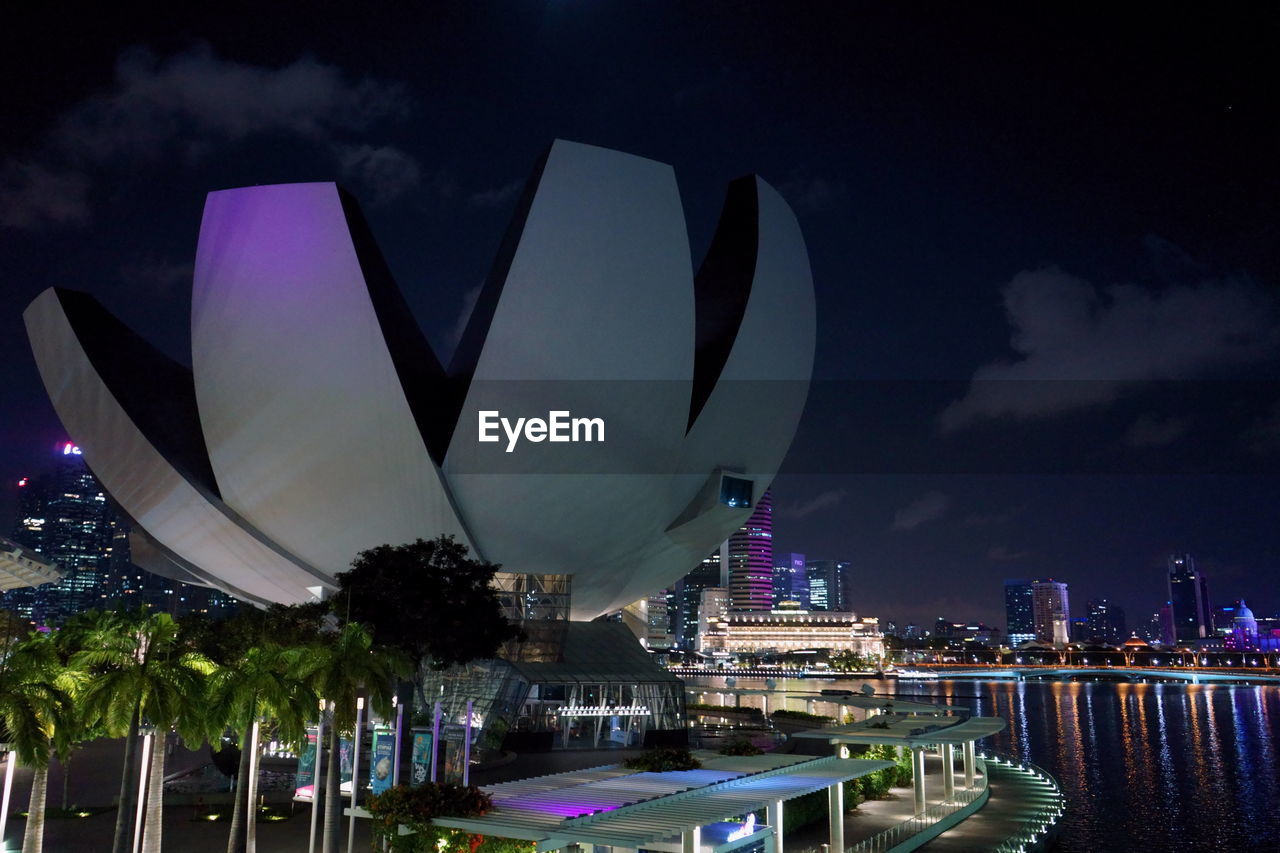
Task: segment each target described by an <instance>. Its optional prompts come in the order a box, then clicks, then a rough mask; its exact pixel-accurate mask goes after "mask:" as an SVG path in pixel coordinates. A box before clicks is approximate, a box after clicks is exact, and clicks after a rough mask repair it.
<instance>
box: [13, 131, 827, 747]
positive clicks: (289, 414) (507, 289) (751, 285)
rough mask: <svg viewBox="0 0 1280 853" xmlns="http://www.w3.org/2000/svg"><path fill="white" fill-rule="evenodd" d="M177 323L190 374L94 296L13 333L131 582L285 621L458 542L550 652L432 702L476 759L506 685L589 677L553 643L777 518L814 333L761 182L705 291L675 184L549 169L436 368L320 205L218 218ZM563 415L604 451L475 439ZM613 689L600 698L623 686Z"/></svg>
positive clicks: (780, 209) (780, 217) (785, 229)
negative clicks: (84, 471)
mask: <svg viewBox="0 0 1280 853" xmlns="http://www.w3.org/2000/svg"><path fill="white" fill-rule="evenodd" d="M191 305H192V311H191V362H190V364H191V366H190V368H188V367H186V366H185V365H183V364H180V363H179V362H177V361H175V360H173V359H171V358H169V357H167V356H166V355H165V354H163V353H161V352H160V351H159V350H157V349H156V348H155V347H153V346H151V345H150V344H149V343H147V342H146V341H145V340H143V339H142V338H141V337H140V336H138V335H137V334H136V333H134V332H133V331H132V330H130V329H129V328H127V327H126V326H125V325H124V324H123V323H121V322H120V321H119V320H118V319H117V318H115V317H114V316H112V315H111V314H110V313H109V312H108V311H107V310H106V309H105V308H104V307H103V306H102V305H101V304H99V303H98V302H97V301H96V300H95V299H93V298H92V297H91V296H89V295H87V294H84V293H77V292H74V291H69V290H64V289H60V288H51V289H49V290H46V291H44V292H43V293H41V294H40V295H39V296H38V297H36V299H35V300H34V301H33V302H32V303H31V304H30V305H29V306H28V307H27V310H26V312H25V314H24V319H25V322H26V327H27V336H28V339H29V341H30V343H31V347H32V352H33V354H34V356H35V360H36V364H37V366H38V368H39V370H40V373H41V377H42V379H43V380H44V384H45V388H46V390H47V391H48V392H49V396H50V399H51V401H52V403H53V406H54V409H55V410H56V411H57V413H58V416H59V418H60V419H61V420H62V422H63V425H64V426H65V427H66V429H67V430H68V432H69V433H70V435H71V436H72V437H73V438H76V437H78V436H88V435H92V436H93V437H94V441H93V443H92V445H88V444H86V443H85V442H84V441H82V442H81V443H82V444H86V446H85V455H86V458H87V459H88V461H89V464H90V466H91V467H92V468H93V471H94V473H95V474H96V475H97V476H98V478H99V479H100V480H101V481H102V482H103V484H104V485H105V486H106V487H107V489H108V490H109V491H110V493H111V495H112V497H113V498H114V499H115V501H116V502H117V503H118V504H119V505H120V506H121V508H122V509H123V510H124V512H126V513H127V514H128V516H129V517H130V518H131V519H133V520H134V521H136V523H137V525H136V526H137V532H138V533H140V534H141V535H142V536H144V537H145V539H146V543H145V544H146V546H147V547H146V548H145V549H144V548H141V547H135V548H134V550H133V557H134V560H135V561H136V562H138V563H139V565H141V566H143V567H144V568H148V569H152V570H154V571H156V572H157V573H159V574H163V575H165V576H169V577H174V578H178V579H190V578H198V579H200V580H201V581H202V582H205V583H209V584H211V585H214V586H216V587H218V588H219V589H222V590H224V591H226V592H229V593H232V594H234V595H236V596H237V597H239V598H241V599H244V600H246V601H252V602H255V603H258V604H267V603H271V602H278V603H283V604H292V603H300V602H307V601H314V600H316V599H317V598H321V597H323V596H324V595H325V594H326V593H328V592H331V591H333V590H334V589H336V587H337V583H336V581H335V576H336V575H337V574H338V573H340V572H343V571H345V570H347V568H348V567H349V565H350V563H351V560H352V559H353V558H354V557H355V556H356V555H357V554H359V553H360V552H362V551H365V550H368V549H371V548H375V547H377V546H380V545H384V544H399V543H404V542H412V541H414V540H416V539H419V538H424V539H430V538H434V537H436V536H452V537H454V538H455V539H456V540H457V541H458V542H460V543H461V544H463V545H465V546H466V547H467V548H468V549H469V550H470V552H471V553H472V554H473V555H475V556H476V557H478V558H480V559H483V560H486V561H490V562H493V563H498V564H501V565H502V567H503V570H502V572H500V573H499V576H498V577H497V578H495V587H496V588H497V590H498V593H499V597H500V599H502V600H503V602H504V608H505V611H506V613H507V615H508V617H509V618H511V617H514V618H515V619H518V620H520V621H521V622H523V623H524V628H525V631H526V633H527V634H530V635H532V634H533V633H537V635H538V638H539V639H538V640H537V642H536V643H535V644H532V645H531V644H528V643H526V644H525V649H529V648H534V647H536V651H537V655H536V657H532V658H530V657H525V656H524V653H523V650H522V651H521V653H520V654H518V655H516V654H513V655H512V656H513V657H518V658H519V660H516V661H509V660H496V661H488V662H484V663H483V664H476V668H484V670H485V675H484V678H483V679H480V680H482V681H483V682H484V683H483V689H481V688H479V687H477V684H476V683H470V682H467V681H465V679H463V678H462V676H461V675H460V671H461V668H459V671H458V672H454V673H445V674H443V675H438V678H439V679H440V681H437V682H433V683H432V685H430V689H431V690H432V691H434V693H433V694H430V695H435V696H439V697H440V698H441V701H442V702H443V703H444V706H445V713H446V714H449V715H451V716H452V717H454V718H457V716H458V715H460V714H462V713H465V711H464V710H463V709H465V708H466V706H467V702H468V701H469V700H470V701H473V702H474V709H473V710H474V711H475V713H476V714H479V715H480V716H482V717H483V718H484V719H485V721H486V722H485V728H486V730H487V731H486V733H485V734H486V736H488V737H492V736H495V735H494V733H495V732H496V731H498V729H500V728H501V729H503V730H505V729H506V728H507V727H510V726H511V724H512V723H513V720H512V716H511V714H512V713H513V712H512V710H511V709H513V708H518V707H519V706H520V704H521V701H520V692H521V691H522V690H526V691H527V690H528V688H529V686H530V682H529V681H526V682H520V681H519V680H517V679H516V677H515V676H514V675H512V667H514V666H515V665H517V664H518V665H519V666H522V667H523V666H525V665H528V666H531V667H532V666H546V667H553V666H556V665H558V663H559V662H560V661H561V660H563V661H566V662H567V661H568V660H569V659H570V658H575V659H577V660H590V661H591V662H592V664H593V666H594V665H595V664H596V662H597V658H598V657H599V655H598V654H597V652H596V650H593V649H589V648H581V649H578V648H571V646H572V644H573V643H574V642H575V640H574V638H575V637H577V638H579V640H578V641H580V642H583V643H586V642H590V640H589V637H591V636H592V635H593V630H590V629H588V630H578V627H579V626H580V625H582V624H586V623H583V622H573V623H570V622H569V619H573V620H590V619H594V618H595V617H597V616H600V615H602V614H605V613H609V612H611V611H615V610H618V609H620V608H627V609H628V610H630V608H631V607H632V606H633V605H636V604H637V603H638V602H641V601H643V600H645V599H647V598H648V596H649V595H650V594H652V592H653V591H654V590H656V589H662V588H664V587H666V586H668V585H670V584H672V583H673V582H675V581H676V580H677V579H679V578H680V577H681V576H682V575H685V574H687V573H688V572H689V570H690V569H691V568H693V567H695V566H697V565H698V563H699V561H700V560H702V559H703V558H704V557H706V555H707V554H708V553H710V552H711V551H712V550H713V549H715V548H716V547H717V546H718V545H719V544H720V543H723V542H724V541H725V540H726V539H729V538H731V537H732V538H734V539H738V538H739V537H737V536H736V534H734V531H738V530H739V529H741V528H744V526H745V527H748V528H750V527H753V526H755V525H756V522H754V521H752V519H757V518H759V517H761V515H762V514H763V516H764V517H765V518H767V517H768V510H769V500H768V497H767V489H768V487H769V485H770V484H771V483H772V481H773V478H774V475H775V474H776V472H777V471H778V468H779V466H780V465H781V463H782V460H783V458H784V457H785V456H786V453H787V450H788V448H789V447H790V444H791V440H792V437H793V436H794V434H795V430H796V427H797V425H798V422H799V418H800V414H801V412H802V411H803V409H804V405H805V400H806V398H807V396H808V388H809V379H810V375H811V373H812V367H813V354H814V337H815V326H816V312H815V305H814V294H813V282H812V279H811V276H810V271H809V261H808V255H807V251H806V249H805V245H804V239H803V236H802V234H801V232H800V228H799V224H798V223H797V221H796V218H795V215H794V213H793V212H792V211H791V209H790V208H789V207H788V206H787V204H786V202H785V201H784V200H783V199H782V197H781V196H780V195H779V194H778V193H777V191H775V190H774V189H773V188H772V187H770V186H769V185H768V184H767V183H765V182H764V181H763V180H761V179H760V178H758V177H757V176H755V175H748V176H745V177H742V178H738V179H736V180H734V181H732V182H731V183H730V184H729V186H728V189H727V192H726V196H725V201H724V206H723V208H722V212H721V216H720V220H719V222H718V224H717V226H716V229H715V233H714V235H713V237H712V240H711V242H710V246H709V248H708V250H707V253H706V255H705V256H704V258H703V260H702V263H701V265H700V266H699V267H698V269H697V270H696V272H695V269H694V266H693V262H692V258H691V256H690V251H689V237H688V229H687V226H686V223H685V218H684V207H683V204H682V200H681V197H680V192H679V189H678V187H677V184H676V177H675V172H674V170H673V169H672V168H671V167H670V166H668V165H666V164H663V163H657V162H654V161H652V160H647V159H644V158H641V157H635V156H631V155H628V154H623V153H621V152H617V151H610V150H607V149H603V148H599V147H596V146H591V145H583V144H578V143H573V142H566V141H563V140H557V141H555V142H554V143H552V144H551V145H550V146H549V147H548V149H547V150H546V152H545V153H544V155H543V156H542V157H541V158H540V159H539V160H538V162H537V163H536V165H535V167H534V169H533V171H532V174H531V176H530V178H529V180H528V182H527V184H526V186H525V189H524V192H523V193H522V194H521V196H520V199H519V201H518V203H517V206H516V209H515V210H514V211H513V216H512V219H511V222H510V226H509V228H508V231H507V234H506V235H505V237H504V239H503V241H502V244H501V248H500V251H499V253H498V256H497V257H496V258H495V259H494V264H493V266H492V268H491V273H490V275H489V277H488V278H487V279H486V281H485V283H484V285H483V287H482V289H481V292H480V295H479V297H478V299H477V300H476V304H475V307H474V309H473V310H472V312H471V314H470V317H469V319H468V321H467V325H466V329H465V331H464V333H463V334H462V337H461V341H460V343H459V345H458V347H457V348H456V351H455V352H454V354H453V356H452V360H451V361H450V362H449V363H448V364H445V363H443V362H442V361H441V360H440V359H439V357H438V356H437V355H436V354H435V353H434V352H433V351H432V349H431V347H430V345H429V344H428V342H427V341H426V339H425V337H424V336H423V335H422V332H421V330H420V329H419V328H418V327H417V325H416V323H415V322H414V319H413V317H412V315H411V314H410V312H409V310H408V307H407V304H406V300H405V298H404V296H403V294H402V293H401V292H400V290H399V289H398V288H397V286H396V284H395V282H394V280H393V279H392V276H391V273H390V270H389V269H388V267H387V264H386V262H385V260H384V258H383V257H382V254H381V252H380V250H379V249H378V247H377V245H376V242H375V240H374V238H373V235H372V233H371V231H370V228H369V225H368V223H367V222H366V220H365V218H364V216H363V214H362V212H361V211H360V208H359V204H358V203H357V202H356V200H355V199H354V198H352V197H351V196H350V195H349V194H348V193H346V192H345V191H343V190H342V189H341V188H339V187H338V186H337V185H335V184H333V183H295V184H283V185H275V186H250V187H243V188H238V189H229V190H221V191H218V192H213V193H210V194H209V195H208V197H207V199H206V202H205V208H204V215H203V220H202V223H201V228H200V237H199V242H198V245H197V249H196V257H195V266H194V277H193V283H192V299H191ZM766 396H767V399H768V412H767V416H759V415H757V414H756V413H757V410H758V408H759V406H760V405H761V402H762V398H764V397H766ZM557 412H572V413H573V414H575V415H579V416H582V417H586V418H589V419H598V420H599V422H600V424H601V428H600V431H599V437H600V438H602V439H604V440H601V441H593V442H591V443H562V442H561V441H560V440H559V439H557V438H556V435H555V434H554V432H552V433H551V434H547V432H546V426H547V422H542V425H543V432H542V433H540V434H536V431H531V430H530V429H529V428H528V427H526V429H525V432H524V435H525V438H526V439H527V440H526V441H524V442H523V443H521V444H520V445H519V446H518V447H517V446H512V445H506V444H505V443H504V442H502V441H499V440H497V439H496V437H495V440H494V441H488V440H487V439H486V437H485V431H484V424H485V423H486V422H487V421H488V420H491V419H492V418H497V417H499V416H502V417H504V418H505V417H509V418H515V419H524V418H528V419H529V420H530V422H531V423H532V421H534V420H538V419H537V418H534V417H531V416H535V415H539V414H541V415H546V416H547V417H548V419H552V418H553V416H554V415H555V414H556V413H557ZM535 434H536V437H535ZM541 439H545V440H541ZM567 441H569V442H572V440H571V439H567ZM748 538H749V539H751V540H752V541H754V542H757V543H758V540H759V539H760V537H759V536H749V537H748ZM766 538H767V537H766ZM765 544H766V545H767V542H766V543H765ZM741 555H742V559H740V560H739V563H740V565H737V566H735V564H734V557H735V543H734V542H730V546H729V550H728V557H729V563H730V571H731V575H732V577H733V578H734V579H736V580H737V581H738V583H737V584H736V587H740V588H741V590H742V594H743V596H744V597H743V602H744V605H746V606H752V607H757V606H758V607H762V609H764V610H768V608H769V606H770V604H771V602H770V597H771V578H770V574H771V571H772V560H771V549H770V548H767V547H757V545H750V546H743V548H742V551H741ZM735 568H736V569H737V571H734V570H735ZM731 586H735V583H734V582H732V581H731ZM531 601H532V602H534V603H535V606H534V609H533V610H531V609H530V607H529V605H528V603H529V602H531ZM624 612H625V611H624ZM539 614H542V615H544V616H547V617H550V618H544V619H538V618H537V616H538V615H539ZM630 615H631V616H637V615H639V614H637V613H631V614H630ZM684 617H685V614H683V613H682V614H681V621H682V632H683V631H687V624H688V620H687V619H685V618H684ZM552 622H563V623H565V624H569V625H570V629H569V630H566V629H564V627H563V625H561V626H554V625H551V624H549V623H552ZM628 627H630V628H632V629H633V631H634V632H635V634H636V635H637V636H639V635H643V634H644V633H646V632H647V630H648V625H647V619H645V620H643V621H642V620H634V621H633V622H629V623H628ZM543 628H547V629H548V630H546V631H543V630H542V629H543ZM601 669H602V668H601V667H598V666H597V667H596V670H595V671H597V672H598V671H600V670H601ZM522 671H523V672H526V673H529V672H532V670H522ZM539 671H541V672H544V673H546V678H548V679H551V678H552V677H553V675H554V673H551V672H550V671H548V670H539ZM605 671H609V670H605ZM617 674H618V678H619V681H617V682H616V684H614V683H613V682H609V683H607V684H606V683H605V682H601V685H602V687H601V689H604V688H605V687H608V690H606V691H605V692H606V693H609V694H610V696H609V698H615V697H614V694H613V693H611V692H610V691H612V688H613V686H617V685H622V686H623V687H625V686H626V685H629V684H632V683H635V681H636V680H637V677H638V676H637V673H635V672H631V671H628V672H619V673H617ZM455 676H457V677H456V678H455ZM431 677H432V678H436V677H437V674H434V673H433V674H432V676H431ZM541 677H542V676H538V677H537V678H541ZM555 677H559V676H558V675H556V676H555ZM564 677H565V678H579V674H578V673H565V674H564ZM477 678H479V677H478V676H477ZM530 678H531V679H532V683H536V682H537V678H534V677H533V676H530ZM450 679H454V680H450ZM606 681H607V680H606ZM548 683H550V682H548ZM423 689H427V687H426V686H424V688H423ZM424 695H426V694H424ZM597 698H598V699H600V700H603V699H604V698H606V697H604V696H601V697H597ZM584 701H585V700H584ZM679 716H680V712H679V707H678V705H677V707H675V708H674V709H673V711H672V715H671V716H670V717H669V719H676V718H678V717H679ZM539 725H541V723H539ZM663 728H666V727H665V726H664V727H663ZM681 732H682V733H683V729H681ZM647 734H652V731H650V732H648V733H647Z"/></svg>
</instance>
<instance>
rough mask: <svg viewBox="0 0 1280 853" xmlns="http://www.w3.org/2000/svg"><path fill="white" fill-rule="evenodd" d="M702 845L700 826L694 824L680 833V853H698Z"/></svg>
mask: <svg viewBox="0 0 1280 853" xmlns="http://www.w3.org/2000/svg"><path fill="white" fill-rule="evenodd" d="M701 846H702V827H700V826H695V827H694V828H693V829H686V830H685V831H684V832H682V833H680V853H698V848H700V847H701Z"/></svg>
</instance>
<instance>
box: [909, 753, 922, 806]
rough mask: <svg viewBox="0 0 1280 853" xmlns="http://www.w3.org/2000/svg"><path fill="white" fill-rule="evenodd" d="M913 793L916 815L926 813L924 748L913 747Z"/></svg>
mask: <svg viewBox="0 0 1280 853" xmlns="http://www.w3.org/2000/svg"><path fill="white" fill-rule="evenodd" d="M911 792H912V793H913V794H914V795H915V802H916V814H920V812H922V811H924V748H923V747H919V746H913V747H911Z"/></svg>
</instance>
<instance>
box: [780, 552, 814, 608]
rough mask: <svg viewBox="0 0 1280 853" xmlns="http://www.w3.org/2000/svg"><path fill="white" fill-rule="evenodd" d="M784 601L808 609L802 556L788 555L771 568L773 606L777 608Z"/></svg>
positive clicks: (807, 585) (806, 582)
mask: <svg viewBox="0 0 1280 853" xmlns="http://www.w3.org/2000/svg"><path fill="white" fill-rule="evenodd" d="M784 601H795V602H798V603H799V605H800V606H801V607H803V608H805V609H806V610H807V609H809V578H808V574H807V572H806V571H805V562H804V554H788V555H787V556H786V557H785V558H784V559H783V560H782V562H781V563H780V564H778V565H776V566H774V567H773V606H774V607H777V606H778V605H779V604H781V603H782V602H784Z"/></svg>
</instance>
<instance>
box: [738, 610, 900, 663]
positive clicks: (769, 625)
mask: <svg viewBox="0 0 1280 853" xmlns="http://www.w3.org/2000/svg"><path fill="white" fill-rule="evenodd" d="M723 632H724V640H723V643H724V650H725V651H726V652H728V653H730V654H750V653H757V652H778V653H787V652H796V651H801V650H804V649H827V650H829V651H832V652H853V653H854V654H857V655H861V656H863V657H870V658H880V657H883V656H884V635H883V634H881V633H880V623H879V620H878V619H876V618H874V617H865V618H859V617H858V614H856V613H851V612H846V611H838V610H828V611H811V610H800V609H785V610H772V611H770V612H768V613H759V612H755V613H752V612H733V611H730V612H729V613H728V614H726V616H725V618H724V622H723Z"/></svg>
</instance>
